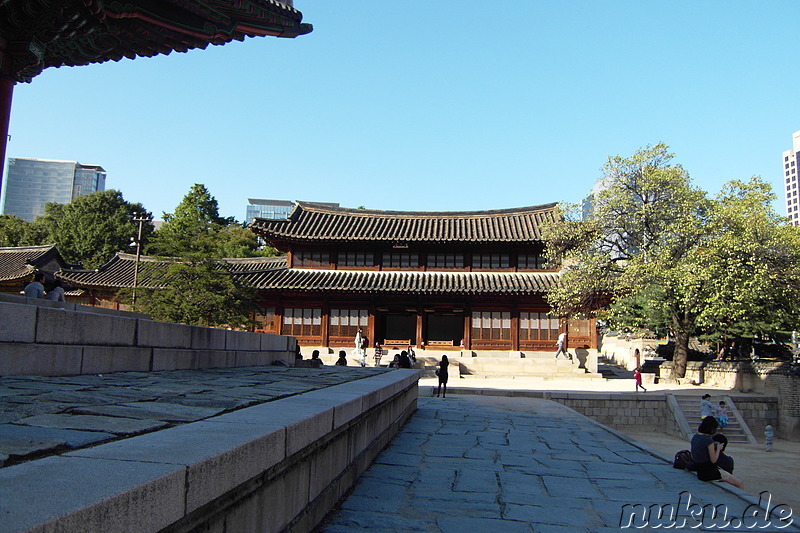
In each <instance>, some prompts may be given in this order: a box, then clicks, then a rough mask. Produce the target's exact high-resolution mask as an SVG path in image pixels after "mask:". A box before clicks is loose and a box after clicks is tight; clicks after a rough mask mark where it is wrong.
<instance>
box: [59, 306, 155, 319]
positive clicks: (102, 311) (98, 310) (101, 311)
mask: <svg viewBox="0 0 800 533" xmlns="http://www.w3.org/2000/svg"><path fill="white" fill-rule="evenodd" d="M75 311H78V312H80V313H94V314H97V315H111V316H118V317H123V318H137V319H143V320H150V315H147V314H145V313H137V312H135V311H123V310H121V309H107V308H105V307H96V306H94V305H79V304H76V305H75Z"/></svg>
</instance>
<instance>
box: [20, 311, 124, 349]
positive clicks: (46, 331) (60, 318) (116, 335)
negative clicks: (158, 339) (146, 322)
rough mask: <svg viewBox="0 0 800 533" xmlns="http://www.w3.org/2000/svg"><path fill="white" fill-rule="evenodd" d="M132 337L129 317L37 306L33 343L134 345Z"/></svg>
mask: <svg viewBox="0 0 800 533" xmlns="http://www.w3.org/2000/svg"><path fill="white" fill-rule="evenodd" d="M135 337H136V320H135V319H132V318H123V317H118V316H113V315H99V314H95V313H77V312H75V313H71V312H69V311H64V310H61V309H48V308H46V307H40V308H39V317H38V320H37V323H36V342H40V343H45V344H84V345H105V346H133V345H134V339H135Z"/></svg>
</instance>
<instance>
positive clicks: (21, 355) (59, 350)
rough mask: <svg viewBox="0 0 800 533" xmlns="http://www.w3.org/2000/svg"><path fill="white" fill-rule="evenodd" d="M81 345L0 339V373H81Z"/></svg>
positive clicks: (1, 374)
mask: <svg viewBox="0 0 800 533" xmlns="http://www.w3.org/2000/svg"><path fill="white" fill-rule="evenodd" d="M82 358H83V349H82V347H81V346H60V345H58V344H50V345H47V344H16V343H0V376H24V375H32V376H70V375H76V374H80V373H81V359H82Z"/></svg>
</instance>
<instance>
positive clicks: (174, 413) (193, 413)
mask: <svg viewBox="0 0 800 533" xmlns="http://www.w3.org/2000/svg"><path fill="white" fill-rule="evenodd" d="M224 410H225V409H223V408H220V407H217V408H210V407H191V406H186V405H180V404H175V403H159V402H134V403H126V404H122V405H100V406H92V407H81V408H78V409H74V410H73V411H72V412H74V413H75V414H85V415H108V416H114V417H124V418H137V419H140V420H142V419H152V420H160V421H163V422H194V421H197V420H202V419H204V418H208V417H210V416H214V415H218V414H219V413H221V412H223V411H224Z"/></svg>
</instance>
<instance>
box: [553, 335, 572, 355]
mask: <svg viewBox="0 0 800 533" xmlns="http://www.w3.org/2000/svg"><path fill="white" fill-rule="evenodd" d="M556 346H558V351H556V359H558V356H559V355H560V354H562V353H563V354H564V357H565V358H566V359H569V360H572V356H571V355H570V354H569V352H567V332H566V331H562V332H561V333H559V335H558V340H557V341H556Z"/></svg>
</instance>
